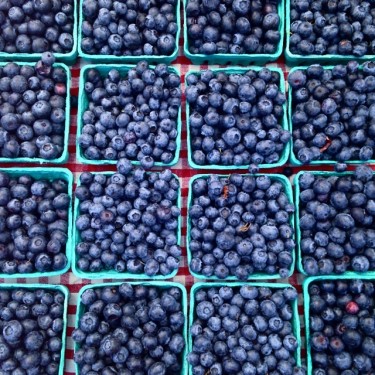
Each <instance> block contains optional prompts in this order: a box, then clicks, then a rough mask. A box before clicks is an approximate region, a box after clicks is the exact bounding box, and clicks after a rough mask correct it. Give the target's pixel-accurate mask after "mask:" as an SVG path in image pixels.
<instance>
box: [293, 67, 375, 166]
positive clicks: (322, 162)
mask: <svg viewBox="0 0 375 375" xmlns="http://www.w3.org/2000/svg"><path fill="white" fill-rule="evenodd" d="M307 68H308V66H298V67H294V68H292V69H291V70H290V72H289V74H291V73H293V72H295V71H296V70H306V69H307ZM333 68H334V66H333V65H329V66H324V67H323V69H325V70H331V69H333ZM361 69H362V68H361ZM292 94H293V90H292V88H291V87H290V85H288V122H289V127H290V131H291V132H293V122H292V117H293V103H292V99H293V97H292ZM291 143H292V145H291V147H290V163H291V164H292V165H332V164H336V163H338V161H336V160H313V161H311V162H310V163H309V164H303V163H301V162H300V161H299V160H298V158H297V156H296V154H295V153H294V150H293V137H292V140H291ZM345 163H347V164H363V163H365V162H364V161H363V160H348V161H346V162H345ZM366 163H371V164H373V163H375V160H368V161H367V162H366Z"/></svg>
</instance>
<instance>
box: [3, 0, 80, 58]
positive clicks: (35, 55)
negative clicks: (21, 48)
mask: <svg viewBox="0 0 375 375" xmlns="http://www.w3.org/2000/svg"><path fill="white" fill-rule="evenodd" d="M0 1H1V0H0ZM25 2H26V1H25ZM73 6H74V11H73V18H74V20H73V33H72V35H73V48H72V50H71V51H70V52H66V53H61V52H54V56H55V57H56V60H57V61H61V62H64V63H66V64H69V65H73V63H74V62H75V61H76V59H77V55H78V51H77V46H78V42H77V39H78V36H77V29H78V0H75V1H73ZM41 56H42V53H22V52H15V53H7V52H0V61H8V62H14V61H38V60H40V58H41Z"/></svg>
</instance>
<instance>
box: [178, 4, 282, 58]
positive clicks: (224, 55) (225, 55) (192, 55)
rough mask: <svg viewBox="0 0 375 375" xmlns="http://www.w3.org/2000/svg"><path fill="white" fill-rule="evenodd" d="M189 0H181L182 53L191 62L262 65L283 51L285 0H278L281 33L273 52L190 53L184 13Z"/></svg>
mask: <svg viewBox="0 0 375 375" xmlns="http://www.w3.org/2000/svg"><path fill="white" fill-rule="evenodd" d="M188 2H189V0H183V3H184V20H185V23H184V55H185V56H186V57H187V58H189V59H190V60H191V61H192V62H193V64H195V65H201V64H203V63H206V62H207V63H209V64H220V65H227V64H229V65H232V64H237V65H250V64H256V65H262V64H265V63H267V62H270V61H276V60H277V59H278V58H279V57H280V56H281V54H282V53H283V46H284V30H285V0H279V4H278V15H279V16H280V25H279V31H280V34H281V39H280V42H279V45H278V47H277V50H276V52H275V53H273V54H266V53H264V54H257V53H254V54H249V53H244V54H240V55H237V54H230V53H215V54H213V55H204V54H200V53H197V54H195V53H191V52H190V51H189V38H188V30H187V22H186V20H187V15H186V6H187V4H188Z"/></svg>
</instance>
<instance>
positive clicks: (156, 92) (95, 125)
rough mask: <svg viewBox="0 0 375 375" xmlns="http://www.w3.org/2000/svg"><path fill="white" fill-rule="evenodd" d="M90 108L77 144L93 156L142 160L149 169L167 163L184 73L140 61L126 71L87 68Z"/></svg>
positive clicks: (171, 156)
mask: <svg viewBox="0 0 375 375" xmlns="http://www.w3.org/2000/svg"><path fill="white" fill-rule="evenodd" d="M84 90H85V94H86V95H87V100H88V102H89V103H88V108H87V110H85V111H84V113H83V114H82V122H83V124H82V125H83V127H82V129H81V131H82V134H81V135H80V136H79V139H78V144H79V147H80V148H81V149H82V153H83V155H84V157H85V158H87V159H89V160H98V159H102V160H118V159H121V158H124V157H126V158H128V159H131V160H138V161H140V162H141V164H142V166H144V167H145V168H151V167H152V166H153V165H154V163H155V162H161V163H164V164H169V163H171V162H172V160H173V159H174V158H175V156H176V152H177V138H178V137H179V136H180V134H178V123H179V121H180V119H179V112H180V107H181V89H180V77H179V76H178V75H177V74H176V73H174V72H172V71H171V70H170V69H169V68H168V66H167V65H166V64H159V65H157V66H155V67H150V66H149V65H148V63H147V62H146V61H140V62H139V63H138V64H137V65H136V67H134V68H131V69H129V70H128V71H127V72H126V74H122V73H121V71H120V70H118V69H116V68H113V69H111V70H109V71H108V73H107V74H105V75H104V76H103V75H101V74H100V72H99V71H98V70H96V69H90V70H88V71H87V75H86V82H85V87H84Z"/></svg>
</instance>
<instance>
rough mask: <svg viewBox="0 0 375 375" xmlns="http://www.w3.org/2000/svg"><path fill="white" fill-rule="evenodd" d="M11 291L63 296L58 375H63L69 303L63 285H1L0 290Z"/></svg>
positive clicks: (67, 293) (67, 292)
mask: <svg viewBox="0 0 375 375" xmlns="http://www.w3.org/2000/svg"><path fill="white" fill-rule="evenodd" d="M4 289H6V290H13V289H27V290H37V289H43V290H47V291H51V292H60V293H62V294H63V295H64V312H63V323H64V324H63V330H62V332H61V343H62V345H61V352H60V353H61V358H60V364H59V372H58V375H63V374H64V366H65V348H66V330H67V326H68V302H69V290H68V288H67V287H66V286H64V285H52V284H3V283H2V284H1V285H0V290H4Z"/></svg>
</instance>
